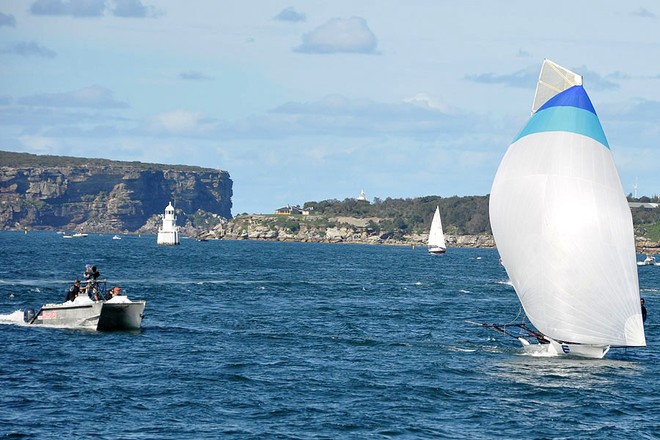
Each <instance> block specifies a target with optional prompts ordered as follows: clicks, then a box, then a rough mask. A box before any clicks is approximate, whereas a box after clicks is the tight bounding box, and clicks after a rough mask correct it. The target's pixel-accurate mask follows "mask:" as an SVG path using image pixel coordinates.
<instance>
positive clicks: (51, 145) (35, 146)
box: [18, 136, 60, 153]
mask: <svg viewBox="0 0 660 440" xmlns="http://www.w3.org/2000/svg"><path fill="white" fill-rule="evenodd" d="M18 140H19V141H20V143H21V144H22V145H23V146H24V147H26V148H27V149H28V150H30V151H34V152H45V153H51V152H52V150H56V149H57V148H59V146H60V144H59V142H58V141H57V140H56V139H52V138H48V137H45V136H21V137H19V138H18Z"/></svg>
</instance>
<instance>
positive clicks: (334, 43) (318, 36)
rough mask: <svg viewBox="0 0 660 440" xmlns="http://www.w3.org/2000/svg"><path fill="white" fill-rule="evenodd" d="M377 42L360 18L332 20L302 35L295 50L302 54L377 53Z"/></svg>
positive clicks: (364, 21) (365, 22)
mask: <svg viewBox="0 0 660 440" xmlns="http://www.w3.org/2000/svg"><path fill="white" fill-rule="evenodd" d="M377 46H378V40H377V39H376V36H375V35H374V33H373V32H371V29H369V26H368V25H367V21H366V20H365V19H364V18H361V17H351V18H346V19H344V18H333V19H332V20H330V21H328V22H327V23H326V24H324V25H321V26H319V27H318V28H316V29H314V30H313V31H312V32H309V33H307V34H305V35H303V42H302V44H301V45H300V46H298V47H297V48H295V51H296V52H303V53H324V54H327V53H340V52H347V53H364V54H375V53H377V51H376V47H377Z"/></svg>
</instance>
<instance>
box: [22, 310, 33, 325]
mask: <svg viewBox="0 0 660 440" xmlns="http://www.w3.org/2000/svg"><path fill="white" fill-rule="evenodd" d="M32 319H34V309H32V308H28V309H25V310H24V311H23V321H25V322H28V323H29V322H32Z"/></svg>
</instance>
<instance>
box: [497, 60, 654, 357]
mask: <svg viewBox="0 0 660 440" xmlns="http://www.w3.org/2000/svg"><path fill="white" fill-rule="evenodd" d="M489 211H490V222H491V228H492V231H493V236H494V238H495V243H496V245H497V249H498V251H499V253H500V257H501V261H502V264H503V265H504V267H505V268H506V271H507V273H508V275H509V278H510V280H511V284H512V285H513V287H514V289H515V291H516V294H517V295H518V298H519V299H520V302H521V304H522V306H523V308H524V310H525V314H526V315H527V318H528V319H529V321H530V322H531V324H533V326H534V327H535V328H536V329H535V330H534V329H531V333H530V328H529V327H528V326H527V325H526V324H524V323H522V324H514V327H511V326H502V325H497V324H492V325H490V324H484V325H486V326H488V327H493V328H495V329H496V330H499V331H502V332H503V333H506V334H509V335H510V336H514V337H517V338H518V339H519V340H520V342H521V343H522V344H523V347H524V350H525V351H526V352H528V353H532V354H536V355H550V356H552V355H562V354H569V355H575V356H582V357H588V358H602V357H603V356H605V354H606V353H607V352H608V351H609V349H610V348H611V347H642V346H645V345H646V339H645V335H644V324H643V322H642V314H641V307H640V295H639V281H638V278H637V264H636V254H635V238H634V233H633V225H632V216H631V213H630V208H629V207H628V203H627V200H626V197H625V194H624V191H623V188H622V186H621V181H620V179H619V176H618V173H617V171H616V167H615V165H614V160H613V158H612V154H611V152H610V148H609V145H608V142H607V139H606V137H605V133H604V132H603V128H602V126H601V124H600V121H599V119H598V116H597V115H596V111H595V110H594V107H593V105H592V103H591V101H590V99H589V97H588V96H587V93H586V92H585V90H584V88H583V86H582V77H581V76H580V75H578V74H576V73H574V72H571V71H569V70H568V69H565V68H563V67H561V66H559V65H557V64H555V63H553V62H552V61H549V60H545V61H544V62H543V67H542V69H541V75H540V77H539V81H538V85H537V91H536V96H535V98H534V104H533V109H532V117H531V118H530V120H529V121H528V122H527V124H526V125H525V127H524V128H523V130H522V131H521V132H520V134H519V135H518V136H517V137H516V138H515V139H514V141H513V143H512V144H511V145H510V146H509V149H508V150H507V152H506V154H505V156H504V158H503V159H502V162H501V163H500V166H499V169H498V170H497V174H496V176H495V179H494V181H493V187H492V189H491V195H490V206H489ZM515 327H519V328H521V329H523V331H520V332H518V333H515V332H514V331H512V328H513V329H515ZM530 334H531V335H532V337H536V341H533V342H530V341H529V340H527V339H526V337H528V336H529V335H530ZM523 335H524V336H523ZM537 342H538V343H537Z"/></svg>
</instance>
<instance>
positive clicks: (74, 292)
mask: <svg viewBox="0 0 660 440" xmlns="http://www.w3.org/2000/svg"><path fill="white" fill-rule="evenodd" d="M79 293H80V280H75V281H74V282H73V285H72V286H71V287H69V291H68V292H67V294H66V299H65V300H64V302H66V301H73V300H74V299H76V298H77V297H78V294H79Z"/></svg>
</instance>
